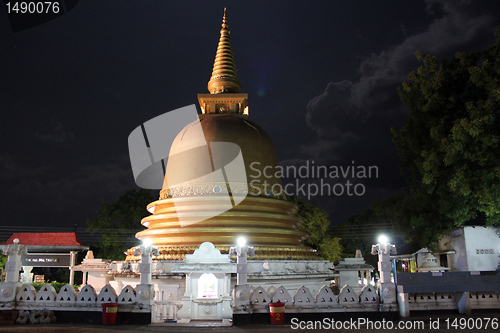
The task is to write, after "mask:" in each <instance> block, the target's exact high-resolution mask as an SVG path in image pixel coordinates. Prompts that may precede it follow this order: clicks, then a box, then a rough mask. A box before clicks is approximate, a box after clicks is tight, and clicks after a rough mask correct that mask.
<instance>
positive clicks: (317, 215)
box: [289, 196, 342, 262]
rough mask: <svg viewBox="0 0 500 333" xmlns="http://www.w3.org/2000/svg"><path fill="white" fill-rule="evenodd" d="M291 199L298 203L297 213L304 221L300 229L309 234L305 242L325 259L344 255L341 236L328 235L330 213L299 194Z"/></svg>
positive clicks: (333, 258)
mask: <svg viewBox="0 0 500 333" xmlns="http://www.w3.org/2000/svg"><path fill="white" fill-rule="evenodd" d="M289 200H290V201H291V202H293V203H294V204H295V205H297V207H298V210H297V213H296V214H295V215H296V216H297V217H299V218H300V219H302V221H303V223H302V225H301V226H300V228H299V230H301V231H304V232H305V233H307V234H308V235H309V238H308V239H306V240H305V241H304V244H305V245H307V246H310V247H312V248H313V249H315V250H317V251H318V257H319V258H320V259H323V260H329V261H332V262H335V261H337V260H339V259H340V258H341V256H342V246H341V245H340V238H337V237H332V236H330V235H328V233H327V231H328V227H329V225H330V220H329V219H328V214H327V213H326V212H325V211H324V210H322V209H321V208H319V207H317V206H315V205H313V204H312V203H310V202H309V201H306V200H304V199H302V198H301V197H298V196H291V197H289Z"/></svg>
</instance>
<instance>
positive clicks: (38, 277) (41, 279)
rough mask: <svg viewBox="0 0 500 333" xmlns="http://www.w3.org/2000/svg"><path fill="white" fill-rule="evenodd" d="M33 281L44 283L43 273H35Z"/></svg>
mask: <svg viewBox="0 0 500 333" xmlns="http://www.w3.org/2000/svg"><path fill="white" fill-rule="evenodd" d="M33 282H38V283H45V275H35V279H34V281H33Z"/></svg>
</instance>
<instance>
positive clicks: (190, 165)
mask: <svg viewBox="0 0 500 333" xmlns="http://www.w3.org/2000/svg"><path fill="white" fill-rule="evenodd" d="M197 123H199V125H201V128H202V130H203V136H204V139H205V140H204V141H206V144H207V145H208V146H210V144H212V143H214V142H230V143H234V144H236V145H237V146H238V147H239V148H240V149H241V154H242V156H243V161H244V163H245V171H246V175H247V183H251V182H253V184H264V183H265V182H266V183H267V184H268V186H267V188H272V186H273V185H275V184H280V185H281V178H276V177H275V175H274V174H275V170H276V166H277V165H278V158H277V155H276V148H275V147H274V144H273V142H272V140H271V138H270V137H269V135H268V134H267V133H266V132H265V131H264V130H263V129H262V128H261V127H260V126H259V125H257V124H255V123H253V122H252V121H250V120H248V119H246V116H245V117H241V116H238V115H236V114H228V115H211V116H210V117H203V115H202V116H200V119H199V120H197V121H195V122H193V123H191V124H189V125H187V126H186V127H185V128H184V129H183V130H182V131H180V133H179V134H178V135H177V137H176V138H175V140H174V142H173V144H172V147H171V148H170V156H172V155H175V154H182V158H177V159H169V162H168V163H169V165H168V169H167V170H168V172H167V175H168V176H167V179H166V183H167V184H168V183H170V184H172V181H173V180H174V179H175V183H177V184H178V183H181V182H185V181H189V180H192V179H196V178H198V177H200V176H201V175H202V174H203V173H206V170H203V169H204V165H205V158H206V157H205V155H203V154H200V153H199V151H198V150H197V149H193V147H196V146H198V145H199V144H200V142H199V141H200V139H203V138H200V137H199V136H200V132H199V131H198V128H197V127H196V125H197ZM203 143H204V142H203ZM265 167H268V170H267V171H266V173H264V168H265ZM257 170H258V171H257ZM164 187H167V185H165V186H164Z"/></svg>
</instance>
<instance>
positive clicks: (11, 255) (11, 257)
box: [5, 238, 26, 282]
mask: <svg viewBox="0 0 500 333" xmlns="http://www.w3.org/2000/svg"><path fill="white" fill-rule="evenodd" d="M5 252H6V253H7V255H8V259H7V262H6V263H5V271H6V274H5V282H19V271H20V270H21V256H22V255H23V254H24V253H26V247H25V246H24V245H21V244H19V239H17V238H16V239H14V244H10V245H7V248H6V251H5Z"/></svg>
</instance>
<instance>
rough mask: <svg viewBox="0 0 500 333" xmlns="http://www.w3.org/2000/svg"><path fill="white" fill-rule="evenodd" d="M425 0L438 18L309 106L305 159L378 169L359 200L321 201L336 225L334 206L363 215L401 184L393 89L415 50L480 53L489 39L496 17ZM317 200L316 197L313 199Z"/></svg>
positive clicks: (399, 116) (400, 110) (413, 63)
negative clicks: (393, 130)
mask: <svg viewBox="0 0 500 333" xmlns="http://www.w3.org/2000/svg"><path fill="white" fill-rule="evenodd" d="M427 3H428V5H429V6H428V10H429V11H432V10H434V11H437V10H439V11H440V17H438V18H436V19H434V20H433V21H432V22H431V23H430V24H429V25H428V26H427V28H426V29H424V30H423V31H422V32H420V33H417V34H414V35H412V36H410V37H407V38H405V40H404V41H403V42H401V43H400V44H398V45H395V46H393V47H390V48H388V49H386V50H383V51H382V52H380V53H379V54H372V55H371V56H370V57H368V58H366V59H365V60H363V61H362V62H361V64H360V66H359V73H360V74H361V78H360V79H359V81H358V82H355V83H352V82H350V81H347V80H345V81H340V82H330V83H329V84H328V86H327V88H326V89H325V92H324V93H322V94H321V95H319V96H317V97H315V98H313V99H312V100H310V101H309V103H308V105H307V114H306V121H307V124H308V126H309V128H311V129H312V130H314V132H315V133H316V135H317V140H316V141H315V142H314V143H312V144H308V145H302V146H301V151H302V152H303V153H304V156H306V157H305V158H304V159H303V160H302V163H305V160H306V159H308V158H309V159H310V158H315V159H319V160H320V161H321V162H322V163H324V164H328V163H330V164H332V163H333V164H344V165H347V164H350V163H351V161H355V164H356V165H364V166H369V165H377V166H378V167H379V170H380V175H379V178H377V179H368V180H366V181H364V182H365V183H366V185H367V191H366V194H365V195H364V196H363V198H362V199H359V198H358V199H357V200H352V198H348V197H345V196H341V197H335V198H332V197H330V198H322V199H321V200H323V201H324V200H327V201H328V203H327V204H326V207H328V209H329V213H330V214H331V215H334V216H335V218H334V222H341V220H339V219H338V218H339V216H341V215H346V214H340V215H339V214H338V213H339V209H340V210H341V211H343V212H345V211H346V209H347V210H349V208H348V207H350V206H353V205H355V206H356V207H354V206H353V207H351V208H353V211H356V210H357V211H358V212H361V211H362V210H363V209H365V208H368V203H369V202H370V201H372V200H382V199H384V198H385V197H387V196H388V195H392V194H395V193H397V192H398V191H400V189H401V188H402V186H403V184H404V183H403V180H402V178H401V176H400V173H399V168H398V165H399V158H398V156H397V153H396V149H395V146H394V144H393V143H392V134H391V133H390V128H391V127H400V126H402V125H403V123H404V119H405V118H406V111H405V109H404V107H403V106H402V104H401V102H400V100H399V97H398V95H397V91H396V88H397V86H399V85H400V84H401V83H402V82H403V81H404V80H406V78H407V75H408V73H409V72H410V71H412V70H415V69H416V68H417V67H418V66H419V65H420V64H419V62H418V61H417V59H416V57H415V52H416V51H418V50H419V51H421V52H422V53H426V54H432V55H436V56H437V57H438V58H440V59H443V58H446V57H449V56H451V55H452V54H454V53H455V52H457V51H460V50H479V49H482V48H484V47H485V46H487V45H488V44H490V43H491V40H492V37H493V31H494V22H495V20H494V19H493V18H492V17H491V16H489V15H487V14H484V13H482V12H481V11H480V10H478V8H480V6H474V5H473V4H471V3H469V2H463V1H462V2H453V1H440V0H432V1H427ZM482 36H487V37H489V38H487V37H482ZM295 163H297V160H295ZM318 200H319V201H321V200H320V199H319V198H316V199H313V201H318ZM363 200H364V201H363ZM363 202H364V203H365V205H362V203H363ZM323 204H324V203H323ZM347 217H349V216H342V218H344V219H345V218H347Z"/></svg>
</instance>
